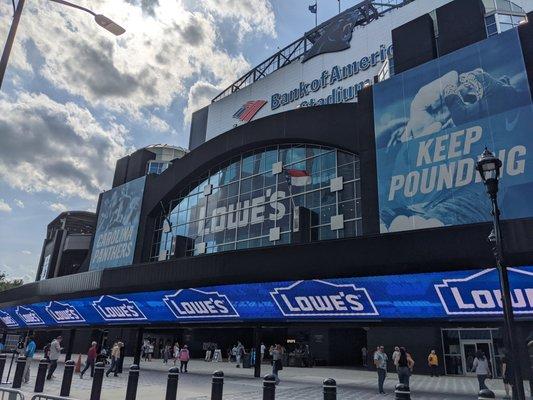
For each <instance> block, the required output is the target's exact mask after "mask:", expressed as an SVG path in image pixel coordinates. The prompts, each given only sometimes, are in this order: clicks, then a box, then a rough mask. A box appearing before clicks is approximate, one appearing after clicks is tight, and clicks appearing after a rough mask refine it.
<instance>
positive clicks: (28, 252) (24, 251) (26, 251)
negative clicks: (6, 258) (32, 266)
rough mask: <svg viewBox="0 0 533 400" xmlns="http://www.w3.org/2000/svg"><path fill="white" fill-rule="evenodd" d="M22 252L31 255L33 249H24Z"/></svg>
mask: <svg viewBox="0 0 533 400" xmlns="http://www.w3.org/2000/svg"><path fill="white" fill-rule="evenodd" d="M21 253H22V254H26V255H30V254H31V251H29V250H22V251H21Z"/></svg>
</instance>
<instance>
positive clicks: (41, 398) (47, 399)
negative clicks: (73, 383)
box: [31, 393, 74, 400]
mask: <svg viewBox="0 0 533 400" xmlns="http://www.w3.org/2000/svg"><path fill="white" fill-rule="evenodd" d="M31 400H74V399H73V398H72V397H63V396H53V395H51V394H44V393H38V394H35V395H33V397H32V398H31Z"/></svg>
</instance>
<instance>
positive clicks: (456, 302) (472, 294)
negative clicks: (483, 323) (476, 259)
mask: <svg viewBox="0 0 533 400" xmlns="http://www.w3.org/2000/svg"><path fill="white" fill-rule="evenodd" d="M508 272H509V281H510V286H511V302H512V304H513V309H514V313H515V314H533V278H532V277H533V273H532V272H528V271H524V270H519V269H514V268H509V269H508ZM435 290H436V291H437V294H438V296H439V298H440V301H441V302H442V305H443V307H444V309H445V310H446V314H448V315H487V314H493V315H497V314H502V313H503V305H502V294H501V290H500V280H499V275H498V271H497V270H496V269H495V268H490V269H486V270H483V271H481V272H478V273H476V274H473V275H470V276H467V277H466V278H461V279H444V280H443V281H442V283H441V284H436V285H435Z"/></svg>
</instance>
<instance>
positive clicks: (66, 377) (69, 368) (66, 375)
mask: <svg viewBox="0 0 533 400" xmlns="http://www.w3.org/2000/svg"><path fill="white" fill-rule="evenodd" d="M75 366H76V363H75V362H74V360H68V361H66V362H65V370H64V371H63V381H62V382H61V391H60V392H59V395H60V396H65V397H68V396H70V386H71V385H72V375H73V374H74V367H75Z"/></svg>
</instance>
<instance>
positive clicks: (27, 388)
mask: <svg viewBox="0 0 533 400" xmlns="http://www.w3.org/2000/svg"><path fill="white" fill-rule="evenodd" d="M77 358H78V356H77V355H74V356H73V357H72V359H73V360H77ZM132 361H133V360H132V359H131V358H126V360H125V363H124V366H125V369H124V373H123V374H121V375H120V376H119V377H116V378H115V377H113V376H112V375H111V376H110V377H109V378H104V383H103V389H102V400H119V399H124V396H125V392H126V383H127V378H128V373H127V368H128V366H129V365H131V363H132ZM37 363H38V361H37V360H34V363H33V365H32V371H31V380H30V383H29V384H27V385H23V387H22V390H23V391H24V392H25V393H26V395H27V398H31V395H32V392H33V387H34V384H35V375H36V373H37ZM170 367H172V363H169V364H163V363H162V361H161V360H153V361H152V362H141V374H140V378H139V388H138V396H137V399H141V400H142V399H149V400H158V399H164V397H165V389H166V380H167V372H168V369H169V368H170ZM215 370H222V371H224V374H225V380H224V399H226V400H242V399H246V400H261V399H262V379H257V378H254V377H253V369H243V368H236V367H235V365H234V364H229V363H227V362H221V363H212V362H204V361H202V360H191V361H190V362H189V373H187V374H185V373H183V374H180V378H179V387H178V399H180V400H182V399H183V400H209V398H210V393H211V375H212V373H213V371H215ZM261 372H262V375H263V376H264V375H266V374H267V373H269V372H270V366H269V365H268V364H264V365H263V368H262V371H261ZM55 375H56V376H57V379H54V380H52V381H46V384H45V393H47V394H52V395H58V394H59V390H60V387H61V377H62V375H63V364H62V363H60V365H59V366H58V368H57V370H56V373H55ZM329 377H331V378H334V379H335V380H336V381H337V385H338V399H343V400H344V399H353V400H358V399H361V400H366V399H368V400H374V399H382V398H387V397H388V398H394V394H393V393H394V386H395V385H396V383H397V376H396V374H394V373H389V374H388V377H387V380H386V382H385V390H386V391H387V392H388V396H383V395H379V394H377V378H376V373H375V372H374V371H362V370H356V369H352V368H327V367H315V368H293V367H286V368H284V369H283V371H281V372H280V378H281V380H282V381H281V383H280V385H279V386H278V387H277V390H276V399H278V400H320V399H322V386H321V385H322V381H323V380H324V379H325V378H329ZM91 385H92V380H91V378H90V376H89V374H86V375H85V377H84V379H83V380H82V379H80V378H79V374H75V376H74V378H73V381H72V391H71V397H73V398H75V399H80V400H86V399H89V394H90V390H91ZM488 386H489V387H490V388H491V390H493V391H494V392H495V393H496V395H497V398H502V397H503V395H504V394H505V392H504V391H503V383H502V381H501V379H495V380H490V381H488ZM526 388H527V389H526V391H527V392H528V393H529V391H528V388H529V385H526ZM411 391H412V398H413V399H420V400H433V399H435V400H437V399H439V400H451V399H454V400H463V399H465V400H466V399H476V398H477V396H476V395H477V391H478V388H477V380H476V379H475V378H471V377H450V376H442V377H439V378H431V377H428V376H422V375H413V376H412V377H411Z"/></svg>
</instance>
